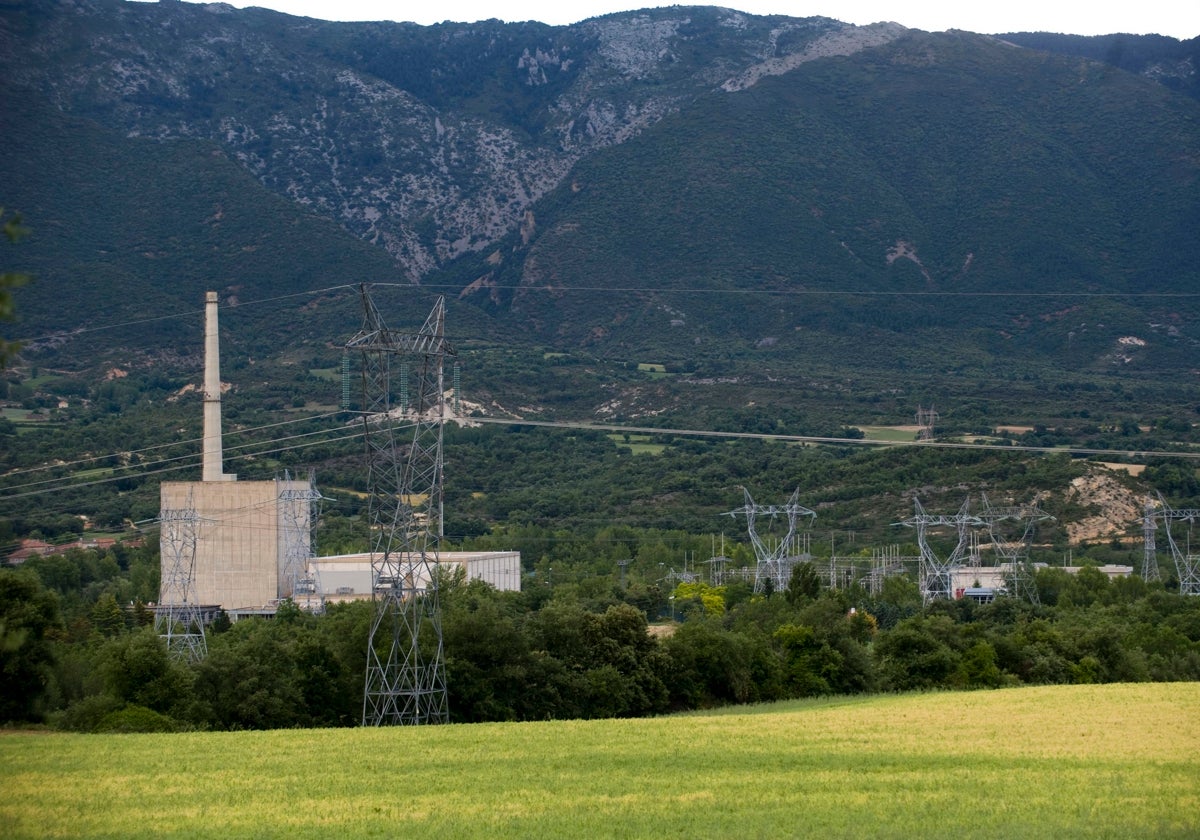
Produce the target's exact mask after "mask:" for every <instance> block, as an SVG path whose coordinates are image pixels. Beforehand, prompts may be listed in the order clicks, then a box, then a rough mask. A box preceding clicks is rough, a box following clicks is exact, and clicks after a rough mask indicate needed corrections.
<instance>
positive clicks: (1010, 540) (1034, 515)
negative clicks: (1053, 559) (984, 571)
mask: <svg viewBox="0 0 1200 840" xmlns="http://www.w3.org/2000/svg"><path fill="white" fill-rule="evenodd" d="M979 518H980V519H982V520H983V522H984V524H985V525H986V527H987V531H988V536H989V537H990V538H991V541H992V548H993V549H995V552H996V560H997V565H1000V566H1004V565H1007V566H1008V569H1009V574H1008V585H1009V588H1010V592H1009V594H1010V595H1012V596H1013V597H1014V598H1022V599H1024V600H1026V601H1029V602H1030V603H1032V604H1037V603H1040V599H1039V598H1038V594H1037V587H1036V586H1035V585H1034V579H1033V577H1034V576H1033V564H1032V563H1031V562H1030V560H1029V548H1030V545H1031V543H1032V542H1033V533H1034V531H1035V530H1036V529H1037V523H1039V522H1044V521H1046V520H1048V519H1053V518H1054V517H1053V516H1051V515H1050V514H1048V513H1046V511H1044V510H1042V509H1041V508H1039V507H1038V506H1037V504H1035V503H1031V504H1027V505H1005V506H999V507H995V506H993V505H991V504H990V503H989V502H988V498H987V496H986V495H985V496H984V497H983V512H982V513H980V514H979ZM1002 523H1014V525H1015V527H1011V528H1008V529H1006V528H1004V527H1002ZM1016 531H1020V532H1021V533H1020V536H1019V537H1018V536H1015V533H1016Z"/></svg>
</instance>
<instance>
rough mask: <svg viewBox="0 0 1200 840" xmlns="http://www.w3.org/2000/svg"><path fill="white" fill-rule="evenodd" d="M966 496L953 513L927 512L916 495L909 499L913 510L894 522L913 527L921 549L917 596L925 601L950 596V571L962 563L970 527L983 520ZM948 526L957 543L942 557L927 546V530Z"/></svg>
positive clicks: (926, 602)
mask: <svg viewBox="0 0 1200 840" xmlns="http://www.w3.org/2000/svg"><path fill="white" fill-rule="evenodd" d="M969 506H970V499H965V500H963V503H962V507H960V508H959V509H958V513H956V514H954V515H953V516H945V515H942V514H929V513H926V512H925V508H924V507H922V506H921V500H920V499H913V507H914V508H915V513H914V514H913V516H911V517H909V518H908V519H905V520H904V521H903V522H897V523H896V524H897V525H908V526H909V527H913V528H916V529H917V547H918V548H919V549H920V551H921V572H920V574H921V600H922V602H923V603H924V604H926V605H928V604H929V603H930V602H931V601H936V600H938V599H939V598H953V597H954V588H953V585H954V583H953V581H954V571H955V569H957V568H958V567H959V566H960V565H962V559H963V556H964V555H965V554H966V553H967V549H968V548H969V543H970V536H971V527H972V526H979V525H982V524H983V520H982V519H980V518H979V517H978V516H973V515H972V514H971V513H970V512H969V510H968V508H969ZM939 527H951V528H954V530H955V532H956V533H957V534H958V543H957V544H956V545H955V546H954V550H953V551H952V552H951V553H950V556H949V557H946V558H945V559H942V558H940V557H938V556H937V554H936V553H934V551H933V549H932V548H931V547H930V546H929V542H928V539H927V532H928V530H929V529H930V528H939Z"/></svg>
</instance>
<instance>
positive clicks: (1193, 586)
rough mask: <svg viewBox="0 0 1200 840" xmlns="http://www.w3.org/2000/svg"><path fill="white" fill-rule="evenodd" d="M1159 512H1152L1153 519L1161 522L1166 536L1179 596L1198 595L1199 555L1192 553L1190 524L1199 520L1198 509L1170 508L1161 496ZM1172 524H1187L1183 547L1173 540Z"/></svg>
mask: <svg viewBox="0 0 1200 840" xmlns="http://www.w3.org/2000/svg"><path fill="white" fill-rule="evenodd" d="M1159 504H1160V508H1159V510H1157V511H1155V512H1154V514H1153V515H1154V518H1155V519H1160V520H1162V530H1163V533H1165V534H1166V535H1167V546H1168V547H1169V548H1170V550H1171V557H1172V559H1174V561H1175V574H1176V575H1177V576H1178V578H1179V594H1180V595H1200V554H1194V553H1193V552H1192V547H1191V545H1192V524H1193V523H1194V522H1195V521H1196V520H1197V519H1200V509H1197V508H1172V507H1171V506H1170V505H1168V504H1167V503H1166V500H1164V499H1163V498H1162V497H1161V496H1160V497H1159ZM1173 522H1186V523H1188V530H1187V539H1185V540H1184V543H1183V546H1182V547H1181V546H1180V545H1179V542H1178V541H1177V540H1176V539H1175V534H1174V533H1173V532H1172V529H1171V524H1172V523H1173Z"/></svg>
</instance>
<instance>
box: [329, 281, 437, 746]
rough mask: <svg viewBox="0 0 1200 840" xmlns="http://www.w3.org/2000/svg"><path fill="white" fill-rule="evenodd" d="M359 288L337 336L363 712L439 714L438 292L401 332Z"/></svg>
mask: <svg viewBox="0 0 1200 840" xmlns="http://www.w3.org/2000/svg"><path fill="white" fill-rule="evenodd" d="M361 294H362V302H363V325H362V329H361V330H359V332H358V334H357V335H355V336H354V338H352V339H351V340H350V341H349V342H348V343H347V345H346V346H347V348H349V349H350V350H357V351H358V352H359V353H360V354H361V358H362V377H363V405H362V409H363V415H362V417H363V432H364V438H365V439H366V444H367V445H366V455H367V467H368V479H367V483H368V487H369V490H368V521H369V527H370V539H371V575H372V581H373V594H372V600H373V602H374V616H373V618H372V620H371V628H370V634H369V636H368V641H367V666H366V678H365V685H364V689H363V721H362V722H363V725H364V726H385V725H395V724H402V725H417V724H431V723H445V722H446V721H447V720H448V718H449V710H448V706H447V690H446V666H445V660H444V655H443V647H442V624H441V609H440V607H439V603H438V580H437V568H438V548H439V544H440V539H441V536H442V426H443V423H444V422H445V417H446V402H445V386H444V373H443V372H444V368H445V360H446V357H447V356H453V355H454V350H453V348H452V347H451V346H450V344H449V343H448V342H447V341H446V333H445V317H446V308H445V301H444V299H442V298H438V299H437V302H436V303H435V304H434V307H433V311H432V312H431V313H430V314H429V317H428V318H427V319H426V321H425V325H424V326H423V327H422V328H421V330H420V331H419V332H417V333H415V334H410V335H405V334H400V333H395V332H392V331H391V330H389V329H388V328H387V327H386V326H385V325H384V323H383V318H382V317H381V316H380V314H379V310H378V309H376V308H375V304H374V302H373V301H372V300H371V296H370V294H369V292H368V290H367V287H366V286H363V287H362V290H361ZM410 362H411V363H412V365H413V366H414V369H413V370H411V371H410V370H409V364H410ZM397 365H399V371H398V372H399V373H400V374H401V375H402V376H403V381H402V383H401V384H402V394H401V398H400V405H399V406H397V405H396V404H395V403H394V395H393V391H392V377H393V370H395V368H396V366H397ZM401 433H404V439H403V441H402V440H401Z"/></svg>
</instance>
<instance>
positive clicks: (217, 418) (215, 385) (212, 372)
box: [202, 292, 237, 481]
mask: <svg viewBox="0 0 1200 840" xmlns="http://www.w3.org/2000/svg"><path fill="white" fill-rule="evenodd" d="M223 460H224V458H223V455H222V452H221V347H220V342H219V341H218V338H217V293H216V292H209V293H208V294H207V295H206V296H205V298H204V471H203V475H202V479H203V480H204V481H236V480H237V476H236V475H226V474H225V473H224V472H223V468H224V464H223Z"/></svg>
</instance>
